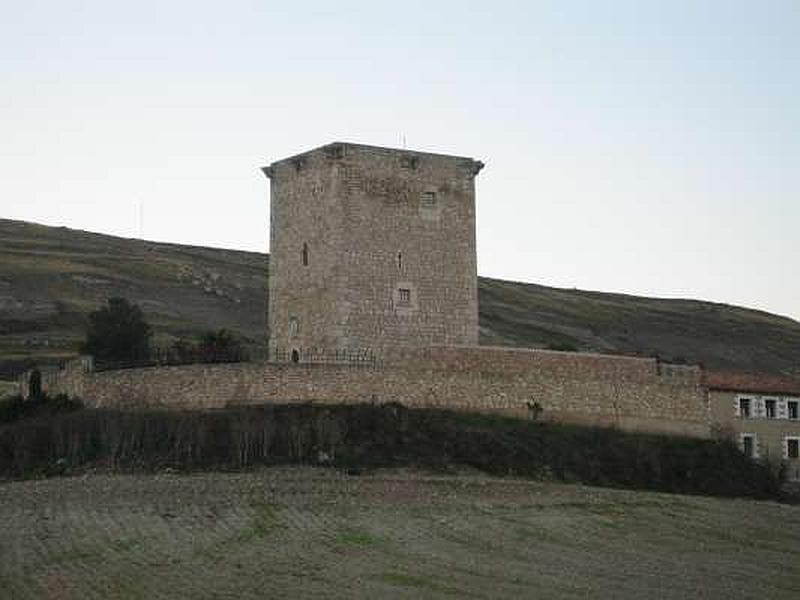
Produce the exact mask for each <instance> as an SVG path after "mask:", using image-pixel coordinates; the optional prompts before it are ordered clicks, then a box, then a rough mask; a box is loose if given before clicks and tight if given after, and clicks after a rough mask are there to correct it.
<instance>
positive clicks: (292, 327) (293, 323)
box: [289, 317, 300, 337]
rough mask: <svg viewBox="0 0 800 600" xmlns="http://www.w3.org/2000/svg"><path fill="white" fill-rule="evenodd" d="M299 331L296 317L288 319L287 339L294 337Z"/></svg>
mask: <svg viewBox="0 0 800 600" xmlns="http://www.w3.org/2000/svg"><path fill="white" fill-rule="evenodd" d="M299 331H300V322H299V321H298V320H297V317H289V337H295V336H296V335H297V334H298V332H299Z"/></svg>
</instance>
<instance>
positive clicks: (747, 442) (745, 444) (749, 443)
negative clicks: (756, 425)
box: [742, 435, 755, 458]
mask: <svg viewBox="0 0 800 600" xmlns="http://www.w3.org/2000/svg"><path fill="white" fill-rule="evenodd" d="M754 451H755V444H754V443H753V436H752V435H743V436H742V454H744V455H745V456H747V457H749V458H753V453H754Z"/></svg>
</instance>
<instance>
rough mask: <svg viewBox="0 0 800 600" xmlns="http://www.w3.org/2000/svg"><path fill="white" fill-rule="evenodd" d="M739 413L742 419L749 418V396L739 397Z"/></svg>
mask: <svg viewBox="0 0 800 600" xmlns="http://www.w3.org/2000/svg"><path fill="white" fill-rule="evenodd" d="M739 415H740V416H741V417H742V418H743V419H749V418H750V398H740V399H739Z"/></svg>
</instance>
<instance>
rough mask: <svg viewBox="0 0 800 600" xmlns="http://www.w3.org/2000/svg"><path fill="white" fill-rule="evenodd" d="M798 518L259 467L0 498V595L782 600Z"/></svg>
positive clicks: (529, 486)
mask: <svg viewBox="0 0 800 600" xmlns="http://www.w3.org/2000/svg"><path fill="white" fill-rule="evenodd" d="M799 539H800V507H797V506H787V505H781V504H776V503H770V502H754V501H745V500H719V499H710V498H700V497H685V496H672V495H666V494H656V493H647V492H629V491H616V490H608V489H598V488H590V487H581V486H570V485H562V484H552V483H549V484H543V483H533V482H529V481H518V480H513V479H493V478H487V477H483V476H475V475H466V474H462V475H459V476H451V477H442V476H428V475H423V474H419V473H411V472H391V473H386V472H380V473H377V474H374V475H370V476H362V477H348V476H346V475H343V474H340V473H338V472H336V471H332V470H321V469H308V468H304V469H269V470H263V471H259V472H251V473H246V474H207V475H192V476H176V475H169V474H163V475H156V476H153V475H149V476H104V475H94V476H84V477H77V478H67V479H51V480H45V481H28V482H16V483H6V484H3V485H0V557H2V560H0V590H3V593H2V597H3V598H14V599H17V598H19V599H27V598H30V599H33V598H36V599H47V598H63V599H68V598H75V599H81V600H84V599H90V598H109V599H122V598H147V599H158V598H192V599H202V598H220V597H224V598H265V597H275V598H295V597H319V598H352V597H355V598H379V597H389V598H420V597H428V598H439V597H442V598H445V597H451V598H519V597H543V598H586V597H592V598H600V597H607V598H654V597H657V598H676V599H677V598H700V597H702V598H754V597H759V598H771V599H779V598H796V597H797V590H798V589H800V543H799V542H798V540H799Z"/></svg>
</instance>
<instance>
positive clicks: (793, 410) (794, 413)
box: [786, 400, 800, 419]
mask: <svg viewBox="0 0 800 600" xmlns="http://www.w3.org/2000/svg"><path fill="white" fill-rule="evenodd" d="M786 405H787V407H788V409H789V418H790V419H797V417H798V413H800V410H798V401H797V400H789V402H787V403H786Z"/></svg>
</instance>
